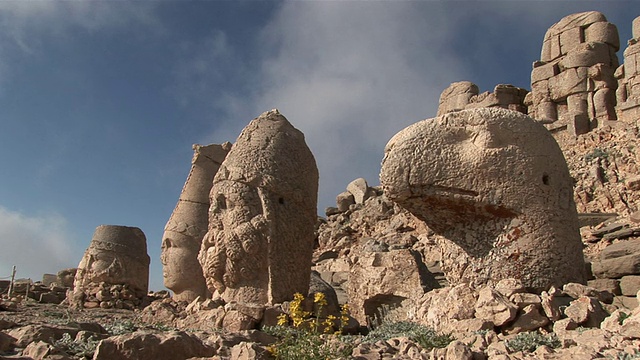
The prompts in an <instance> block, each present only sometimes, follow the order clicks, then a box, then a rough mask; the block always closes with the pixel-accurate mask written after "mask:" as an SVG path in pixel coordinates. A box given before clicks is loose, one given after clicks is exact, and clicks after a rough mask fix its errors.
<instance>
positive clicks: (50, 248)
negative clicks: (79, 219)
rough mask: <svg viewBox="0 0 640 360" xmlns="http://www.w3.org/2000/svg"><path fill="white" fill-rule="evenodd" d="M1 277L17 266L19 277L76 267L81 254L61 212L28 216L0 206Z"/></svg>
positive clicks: (37, 277)
mask: <svg viewBox="0 0 640 360" xmlns="http://www.w3.org/2000/svg"><path fill="white" fill-rule="evenodd" d="M0 249H2V251H0V271H1V272H0V278H5V277H7V276H10V275H11V267H12V266H13V265H15V266H16V267H17V275H16V276H17V277H18V278H32V279H33V280H40V279H42V274H45V273H56V272H57V271H58V270H61V269H64V268H69V267H76V266H78V261H79V259H80V257H81V255H82V254H81V253H80V250H79V249H74V248H73V247H72V241H71V236H70V233H69V231H68V224H67V221H66V220H65V219H64V218H63V217H62V216H60V215H58V214H45V215H38V216H27V215H24V214H21V213H19V212H16V211H11V210H9V209H6V208H4V207H1V206H0Z"/></svg>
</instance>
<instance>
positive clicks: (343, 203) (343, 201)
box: [336, 191, 356, 212]
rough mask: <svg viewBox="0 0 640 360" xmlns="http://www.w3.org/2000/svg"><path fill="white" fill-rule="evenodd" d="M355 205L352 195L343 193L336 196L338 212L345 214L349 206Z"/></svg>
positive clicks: (346, 192) (347, 192)
mask: <svg viewBox="0 0 640 360" xmlns="http://www.w3.org/2000/svg"><path fill="white" fill-rule="evenodd" d="M355 203H356V200H355V198H354V196H353V194H352V193H350V192H349V191H344V192H341V193H340V194H338V196H336V205H337V209H338V211H339V212H345V211H347V210H349V206H351V205H353V204H355Z"/></svg>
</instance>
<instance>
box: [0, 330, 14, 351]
mask: <svg viewBox="0 0 640 360" xmlns="http://www.w3.org/2000/svg"><path fill="white" fill-rule="evenodd" d="M15 342H16V339H15V338H14V337H13V336H11V335H8V334H5V333H3V332H2V331H0V354H2V353H4V352H5V351H9V350H11V349H12V348H13V347H14V346H15Z"/></svg>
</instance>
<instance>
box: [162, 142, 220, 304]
mask: <svg viewBox="0 0 640 360" xmlns="http://www.w3.org/2000/svg"><path fill="white" fill-rule="evenodd" d="M230 149H231V144H229V143H224V144H222V145H218V144H212V145H207V146H202V145H197V144H196V145H193V151H194V154H193V158H192V160H191V170H190V171H189V176H188V177H187V180H186V182H185V184H184V187H183V188H182V192H181V193H180V198H179V200H178V204H176V207H175V209H174V210H173V212H172V213H171V217H170V218H169V221H168V222H167V224H166V226H165V228H164V234H163V235H162V254H161V256H160V260H161V261H162V273H163V277H164V286H166V287H167V288H168V289H171V290H172V291H173V293H174V299H176V300H178V301H186V302H191V301H193V300H194V299H195V298H197V297H198V296H200V297H202V298H205V297H206V296H207V295H208V290H207V285H206V283H205V280H204V276H203V275H202V267H201V266H200V263H199V262H198V252H199V251H200V247H201V246H202V239H203V237H204V235H205V234H206V232H207V228H208V225H209V205H210V203H209V192H210V191H211V186H212V184H213V177H214V175H215V174H216V172H217V171H218V168H219V167H220V164H222V161H224V158H225V157H226V156H227V153H228V152H229V150H230Z"/></svg>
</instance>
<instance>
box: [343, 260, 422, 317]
mask: <svg viewBox="0 0 640 360" xmlns="http://www.w3.org/2000/svg"><path fill="white" fill-rule="evenodd" d="M425 272H427V269H426V266H425V265H424V264H423V263H422V262H421V261H420V262H418V261H417V259H416V258H415V257H414V255H413V254H412V253H411V251H410V250H408V249H401V250H393V251H387V252H365V253H362V254H361V255H360V257H359V258H358V260H357V262H356V263H355V264H353V266H352V267H351V274H350V276H349V285H348V287H347V294H348V296H349V306H350V307H351V315H352V316H353V317H354V318H355V319H356V320H358V321H359V322H360V323H361V324H365V323H366V322H367V317H374V316H382V315H384V309H383V307H387V308H391V309H394V308H398V307H402V306H411V305H412V303H413V302H414V301H417V300H418V299H420V298H421V297H422V295H423V294H424V293H425V291H428V290H431V289H432V288H433V287H434V286H435V285H434V283H427V278H428V275H429V274H426V273H425ZM404 312H406V310H405V311H404Z"/></svg>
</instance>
